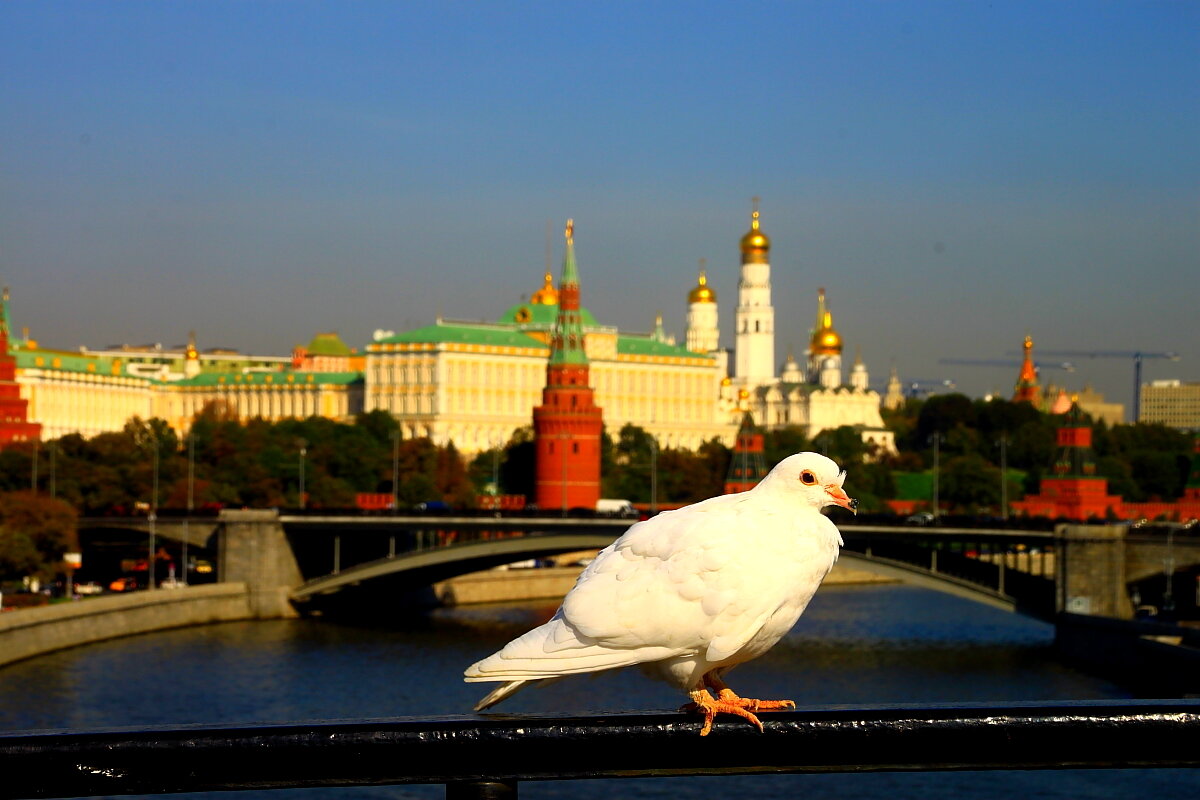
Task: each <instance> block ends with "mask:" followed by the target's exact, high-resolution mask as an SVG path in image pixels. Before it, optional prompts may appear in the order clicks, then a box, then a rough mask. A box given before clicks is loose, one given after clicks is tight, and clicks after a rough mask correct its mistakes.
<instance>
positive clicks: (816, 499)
mask: <svg viewBox="0 0 1200 800" xmlns="http://www.w3.org/2000/svg"><path fill="white" fill-rule="evenodd" d="M767 477H768V478H770V479H771V482H772V484H773V485H781V486H782V488H783V489H784V490H785V491H787V492H789V493H792V492H795V493H797V494H798V495H799V497H800V498H802V500H801V502H803V503H805V504H806V505H811V506H813V507H814V508H816V509H817V510H818V511H819V510H820V509H822V508H824V507H825V506H841V507H842V508H845V509H848V510H850V511H851V512H852V513H856V514H857V513H858V501H857V500H852V499H850V497H849V496H848V495H847V494H846V490H845V489H843V488H842V482H843V481H845V480H846V473H845V471H844V470H842V469H840V468H839V467H838V465H837V464H836V463H835V462H834V461H833V459H830V458H826V457H825V456H823V455H821V454H820V453H796V455H794V456H788V457H787V458H785V459H784V460H783V461H780V462H779V463H778V464H776V465H775V469H773V470H771V474H770V475H769V476H767ZM776 482H778V483H776ZM764 483H765V481H764Z"/></svg>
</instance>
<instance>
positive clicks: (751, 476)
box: [725, 413, 767, 494]
mask: <svg viewBox="0 0 1200 800" xmlns="http://www.w3.org/2000/svg"><path fill="white" fill-rule="evenodd" d="M763 449H764V447H763V435H762V431H760V430H759V429H758V428H756V427H754V420H753V419H752V418H751V417H750V414H749V413H747V414H745V415H744V416H743V417H742V424H741V426H740V427H739V428H738V432H737V444H735V445H734V447H733V459H732V460H731V461H730V462H729V472H728V474H726V475H725V494H735V493H737V492H748V491H750V490H751V489H753V488H754V487H755V486H757V485H758V482H759V481H761V480H762V479H763V478H765V477H766V476H767V465H766V461H765V459H764V457H763Z"/></svg>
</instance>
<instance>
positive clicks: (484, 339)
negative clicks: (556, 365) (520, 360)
mask: <svg viewBox="0 0 1200 800" xmlns="http://www.w3.org/2000/svg"><path fill="white" fill-rule="evenodd" d="M547 307H548V308H554V309H557V308H558V307H557V306H547ZM556 313H557V311H556ZM450 342H461V343H463V344H479V345H489V346H493V347H533V348H537V349H539V350H549V349H550V348H549V346H548V345H546V344H545V343H543V342H540V341H538V340H537V339H535V338H533V337H532V336H529V335H527V334H524V333H521V332H520V331H519V330H513V329H512V328H505V327H500V326H489V325H478V326H475V325H446V324H435V325H426V326H425V327H424V328H417V329H416V330H412V331H406V332H404V333H400V334H397V335H395V336H389V337H387V338H386V339H380V340H379V342H378V344H443V343H450Z"/></svg>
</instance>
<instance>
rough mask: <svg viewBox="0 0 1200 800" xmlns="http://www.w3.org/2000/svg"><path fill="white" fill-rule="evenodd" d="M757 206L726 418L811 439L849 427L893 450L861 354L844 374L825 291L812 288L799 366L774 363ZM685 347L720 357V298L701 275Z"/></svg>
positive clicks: (766, 251) (726, 390) (766, 260)
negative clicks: (811, 314)
mask: <svg viewBox="0 0 1200 800" xmlns="http://www.w3.org/2000/svg"><path fill="white" fill-rule="evenodd" d="M759 216H760V215H759V211H758V208H757V203H756V206H755V208H754V211H753V212H752V214H751V217H750V230H749V231H747V232H746V234H745V235H744V236H743V237H742V239H741V242H740V250H741V272H740V275H739V280H738V305H737V309H736V311H735V315H734V324H735V331H734V353H733V370H732V374H730V375H728V376H727V377H726V379H725V380H724V381H723V383H722V396H721V404H722V407H723V408H724V409H726V410H727V411H728V412H729V413H733V414H742V413H747V412H748V413H749V414H750V415H751V417H752V418H753V420H754V422H755V423H756V424H757V425H759V426H761V427H763V428H766V429H768V430H772V429H779V428H785V427H789V426H798V427H800V428H803V429H804V431H805V434H806V435H807V436H809V437H810V438H812V437H815V436H816V435H817V434H819V433H820V432H821V431H824V430H831V429H834V428H838V427H841V426H843V425H848V426H851V427H855V428H858V429H859V430H860V431H861V432H862V436H863V441H864V442H866V443H867V444H869V445H872V446H873V447H875V448H877V449H878V450H879V451H883V452H894V451H895V437H894V436H893V434H892V433H891V431H888V430H887V429H886V428H885V427H884V425H883V419H882V417H881V416H880V413H879V408H880V397H879V394H878V393H877V392H875V391H873V390H872V389H871V388H870V385H869V375H868V372H867V368H866V365H865V364H864V363H863V360H862V357H861V354H860V355H858V356H856V358H855V360H854V364H853V365H852V366H851V368H850V371H849V374H848V375H847V374H846V373H845V370H844V369H843V364H842V352H843V347H844V345H843V341H842V336H841V334H839V333H838V331H837V330H836V329H835V328H834V326H833V313H832V312H831V311H830V309H829V304H828V302H827V300H826V297H825V290H824V289H823V288H821V289H818V290H817V314H816V320H815V322H814V325H813V328H812V331H811V334H810V337H809V344H808V350H807V351H806V352H805V354H804V356H805V358H804V364H803V365H801V364H800V363H798V362H797V361H796V359H795V357H794V355H792V354H791V353H789V354H788V356H787V359H786V360H785V361H784V362H783V363H782V364H778V363H777V361H776V358H775V308H774V306H773V305H772V302H771V264H770V250H771V240H770V238H769V237H768V236H767V235H766V233H765V232H763V230H762V227H761V223H760V219H759ZM687 320H688V323H687V337H686V341H687V346H688V348H689V349H691V350H696V351H699V352H706V353H711V354H714V355H715V354H717V353H718V349H717V348H718V344H717V342H718V340H719V338H720V335H719V334H720V332H719V329H718V323H717V320H718V313H717V295H716V292H715V291H713V290H712V289H711V288H710V287H709V286H708V282H707V276H706V274H705V272H704V270H703V269H702V270H701V273H700V278H699V283H698V285H697V286H696V288H694V289H693V290H692V291H691V293H690V294H689V295H688V315H687Z"/></svg>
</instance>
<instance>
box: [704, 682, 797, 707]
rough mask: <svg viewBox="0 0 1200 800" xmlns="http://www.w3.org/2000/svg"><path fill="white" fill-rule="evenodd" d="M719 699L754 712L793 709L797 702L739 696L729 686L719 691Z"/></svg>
mask: <svg viewBox="0 0 1200 800" xmlns="http://www.w3.org/2000/svg"><path fill="white" fill-rule="evenodd" d="M717 699H718V700H719V701H720V702H722V703H728V704H730V705H735V706H739V707H741V708H745V709H748V710H749V711H752V712H756V713H757V712H759V711H791V710H792V709H794V708H795V707H796V704H795V703H794V702H792V701H791V700H751V699H750V698H748V697H738V696H737V695H736V694H734V692H733V689H730V688H728V687H726V688H724V689H722V690H721V691H720V692H718V693H717Z"/></svg>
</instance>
